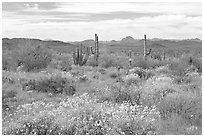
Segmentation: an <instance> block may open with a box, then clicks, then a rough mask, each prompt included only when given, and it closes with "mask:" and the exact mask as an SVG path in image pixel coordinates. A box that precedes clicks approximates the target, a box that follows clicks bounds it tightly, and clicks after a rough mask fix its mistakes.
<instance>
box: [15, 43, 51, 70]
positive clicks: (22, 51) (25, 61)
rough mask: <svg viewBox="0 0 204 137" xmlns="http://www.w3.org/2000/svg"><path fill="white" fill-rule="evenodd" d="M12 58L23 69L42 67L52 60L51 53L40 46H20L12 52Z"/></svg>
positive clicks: (38, 68)
mask: <svg viewBox="0 0 204 137" xmlns="http://www.w3.org/2000/svg"><path fill="white" fill-rule="evenodd" d="M13 59H14V60H15V62H17V64H18V66H23V70H25V71H28V72H29V71H34V70H40V69H44V68H46V67H47V66H48V64H49V63H50V62H51V60H52V54H51V52H49V51H48V50H47V49H46V48H44V47H42V46H38V47H30V46H27V47H21V48H19V49H18V50H17V51H14V53H13Z"/></svg>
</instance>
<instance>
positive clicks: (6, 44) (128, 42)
mask: <svg viewBox="0 0 204 137" xmlns="http://www.w3.org/2000/svg"><path fill="white" fill-rule="evenodd" d="M81 43H82V44H83V45H85V46H94V43H95V41H94V40H93V39H87V40H83V41H76V42H62V41H58V40H40V39H27V38H12V39H8V38H3V39H2V48H3V49H12V48H16V47H17V46H20V45H26V44H30V45H31V46H32V45H44V46H46V47H49V48H51V47H66V48H67V49H70V50H75V48H76V46H79V45H81ZM143 43H144V40H143V39H134V38H133V37H131V36H127V37H125V38H122V39H121V40H119V41H116V40H111V41H99V46H100V45H102V46H108V47H141V46H142V45H143ZM147 46H148V47H149V48H151V47H152V48H167V47H174V46H176V47H178V46H181V47H182V46H185V47H189V46H196V47H202V40H200V39H198V38H195V39H184V40H174V39H160V38H153V39H147Z"/></svg>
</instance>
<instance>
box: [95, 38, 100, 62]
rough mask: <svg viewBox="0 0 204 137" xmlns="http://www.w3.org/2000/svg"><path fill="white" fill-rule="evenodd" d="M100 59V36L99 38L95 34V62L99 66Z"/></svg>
mask: <svg viewBox="0 0 204 137" xmlns="http://www.w3.org/2000/svg"><path fill="white" fill-rule="evenodd" d="M98 58H99V47H98V36H97V34H95V51H94V60H95V62H96V65H97V66H98Z"/></svg>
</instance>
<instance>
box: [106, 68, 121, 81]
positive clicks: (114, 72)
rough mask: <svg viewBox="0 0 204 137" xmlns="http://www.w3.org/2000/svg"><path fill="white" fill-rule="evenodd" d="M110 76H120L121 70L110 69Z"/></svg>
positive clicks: (113, 77)
mask: <svg viewBox="0 0 204 137" xmlns="http://www.w3.org/2000/svg"><path fill="white" fill-rule="evenodd" d="M108 76H109V77H110V78H112V79H115V78H117V77H118V76H120V74H119V72H118V71H117V70H116V69H109V71H108Z"/></svg>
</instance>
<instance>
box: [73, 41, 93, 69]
mask: <svg viewBox="0 0 204 137" xmlns="http://www.w3.org/2000/svg"><path fill="white" fill-rule="evenodd" d="M83 49H84V50H83ZM88 58H89V48H88V47H86V48H85V46H83V45H82V44H81V46H80V48H76V52H74V53H73V61H74V64H75V65H79V66H83V65H85V64H86V62H87V60H88Z"/></svg>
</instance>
